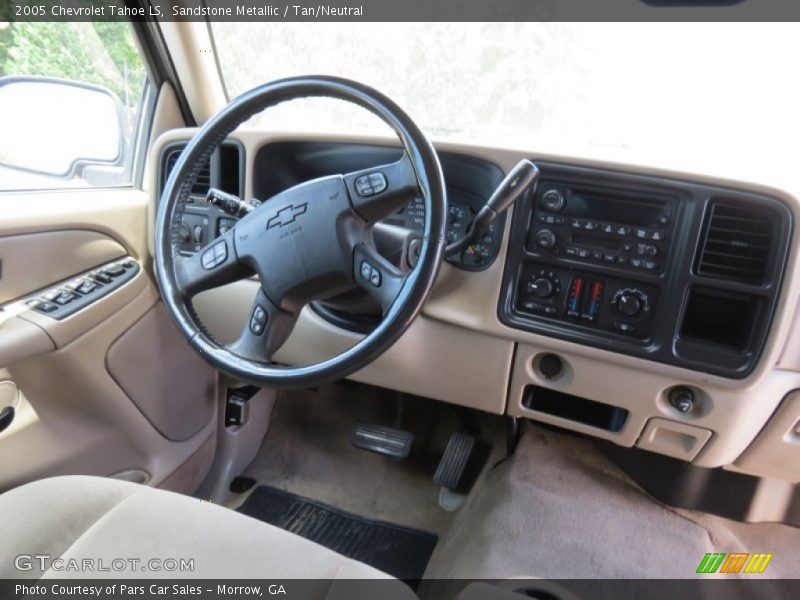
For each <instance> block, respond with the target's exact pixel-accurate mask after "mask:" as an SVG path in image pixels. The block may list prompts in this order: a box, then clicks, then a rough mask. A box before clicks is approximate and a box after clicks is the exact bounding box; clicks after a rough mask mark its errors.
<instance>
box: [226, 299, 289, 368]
mask: <svg viewBox="0 0 800 600" xmlns="http://www.w3.org/2000/svg"><path fill="white" fill-rule="evenodd" d="M296 321H297V316H296V315H295V314H293V313H290V312H287V311H285V310H281V309H280V308H278V307H277V306H275V305H274V304H273V303H272V301H271V300H270V299H269V298H268V297H267V295H266V293H264V289H263V288H261V287H259V288H258V294H256V299H255V300H254V301H253V307H252V308H251V309H250V313H249V316H248V319H247V323H245V326H244V328H243V329H242V333H241V335H240V336H239V338H238V339H237V340H236V341H234V342H231V343H230V344H227V345H226V349H227V350H229V351H231V352H233V353H234V354H236V355H238V356H240V357H242V358H245V359H247V360H252V361H255V362H259V363H269V362H270V361H271V360H272V355H273V354H275V352H276V351H277V350H278V349H279V348H280V347H281V346H282V345H283V343H284V342H285V341H286V340H287V338H288V337H289V335H290V334H291V333H292V329H294V324H295V322H296Z"/></svg>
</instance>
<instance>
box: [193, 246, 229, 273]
mask: <svg viewBox="0 0 800 600" xmlns="http://www.w3.org/2000/svg"><path fill="white" fill-rule="evenodd" d="M226 258H228V246H227V245H226V244H225V242H224V241H222V242H217V243H216V244H214V245H213V246H211V248H209V249H208V250H206V251H205V252H203V256H202V257H201V258H200V260H201V261H202V263H203V268H204V269H213V268H214V267H218V266H219V265H221V264H222V263H224V262H225V259H226Z"/></svg>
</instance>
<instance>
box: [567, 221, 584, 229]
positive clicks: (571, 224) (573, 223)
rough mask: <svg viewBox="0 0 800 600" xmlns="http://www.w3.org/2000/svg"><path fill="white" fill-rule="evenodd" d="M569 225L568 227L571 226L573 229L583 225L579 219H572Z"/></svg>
mask: <svg viewBox="0 0 800 600" xmlns="http://www.w3.org/2000/svg"><path fill="white" fill-rule="evenodd" d="M569 225H570V227H573V228H575V229H581V228H582V227H583V223H582V222H581V220H580V219H572V220H571V221H570V222H569Z"/></svg>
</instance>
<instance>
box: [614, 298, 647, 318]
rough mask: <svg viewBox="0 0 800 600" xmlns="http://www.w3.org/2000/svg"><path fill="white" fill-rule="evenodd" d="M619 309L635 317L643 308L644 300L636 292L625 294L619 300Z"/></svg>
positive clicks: (627, 315)
mask: <svg viewBox="0 0 800 600" xmlns="http://www.w3.org/2000/svg"><path fill="white" fill-rule="evenodd" d="M617 310H618V311H619V312H621V313H622V314H623V315H625V316H626V317H634V316H636V315H637V314H639V311H640V310H642V301H641V300H640V299H639V297H638V296H636V295H634V294H623V295H622V296H620V298H619V300H618V301H617Z"/></svg>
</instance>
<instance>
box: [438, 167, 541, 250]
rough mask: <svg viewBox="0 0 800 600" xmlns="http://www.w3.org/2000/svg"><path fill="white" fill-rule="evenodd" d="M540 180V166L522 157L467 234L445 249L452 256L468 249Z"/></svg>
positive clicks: (479, 213)
mask: <svg viewBox="0 0 800 600" xmlns="http://www.w3.org/2000/svg"><path fill="white" fill-rule="evenodd" d="M538 181H539V168H538V167H537V166H536V165H535V164H533V163H532V162H531V161H529V160H527V159H522V160H521V161H519V163H517V165H516V166H515V167H514V168H513V169H511V170H510V171H509V172H508V175H506V176H505V178H504V179H503V181H501V182H500V185H498V186H497V189H496V190H495V191H494V193H493V194H492V197H491V198H489V200H487V202H486V204H484V205H483V207H482V208H481V209H480V211H479V212H478V214H477V215H475V219H474V220H473V221H472V225H471V226H470V228H469V231H467V233H466V235H465V236H464V237H463V238H461V239H460V240H458V241H457V242H453V243H452V244H450V245H449V246H447V249H446V250H445V254H446V255H447V256H450V255H452V254H457V253H459V252H463V251H464V250H466V249H467V248H468V247H469V246H470V245H471V244H472V243H473V242H474V241H475V240H476V239H477V238H478V237H479V236H480V235H481V234H482V233H483V232H484V231H486V229H487V228H488V227H489V225H491V223H492V221H494V220H495V219H496V218H497V215H499V214H500V213H502V212H503V211H504V210H505V209H507V208H508V207H509V206H511V205H512V204H514V202H516V201H517V200H519V199H520V198H521V197H522V195H523V194H525V193H526V192H527V191H528V190H529V189H535V188H536V183H537V182H538Z"/></svg>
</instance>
